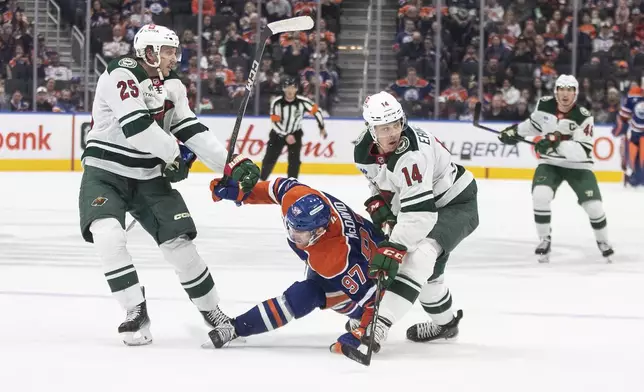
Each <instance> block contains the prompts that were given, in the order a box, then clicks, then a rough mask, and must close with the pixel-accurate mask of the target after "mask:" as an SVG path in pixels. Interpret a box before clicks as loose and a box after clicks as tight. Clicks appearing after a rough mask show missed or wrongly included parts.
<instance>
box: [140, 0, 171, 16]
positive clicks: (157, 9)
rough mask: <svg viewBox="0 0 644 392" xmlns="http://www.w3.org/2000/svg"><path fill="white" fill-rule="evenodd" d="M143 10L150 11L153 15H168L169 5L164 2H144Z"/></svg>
mask: <svg viewBox="0 0 644 392" xmlns="http://www.w3.org/2000/svg"><path fill="white" fill-rule="evenodd" d="M145 8H147V9H148V10H150V12H151V13H152V14H153V15H161V14H169V13H170V5H169V4H168V2H167V1H166V0H146V1H145Z"/></svg>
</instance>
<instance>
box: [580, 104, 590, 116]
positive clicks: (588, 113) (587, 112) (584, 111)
mask: <svg viewBox="0 0 644 392" xmlns="http://www.w3.org/2000/svg"><path fill="white" fill-rule="evenodd" d="M579 111H580V112H581V114H583V115H584V116H590V112H589V111H588V109H586V108H585V107H583V106H581V107H580V108H579Z"/></svg>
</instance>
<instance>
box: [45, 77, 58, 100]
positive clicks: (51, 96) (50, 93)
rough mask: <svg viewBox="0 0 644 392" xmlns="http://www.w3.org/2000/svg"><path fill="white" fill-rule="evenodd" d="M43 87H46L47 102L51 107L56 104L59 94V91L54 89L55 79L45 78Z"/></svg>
mask: <svg viewBox="0 0 644 392" xmlns="http://www.w3.org/2000/svg"><path fill="white" fill-rule="evenodd" d="M45 88H46V89H47V102H49V104H50V105H51V106H52V107H53V106H55V105H56V102H57V101H58V97H59V96H60V92H59V91H56V81H55V80H54V79H47V83H46V84H45Z"/></svg>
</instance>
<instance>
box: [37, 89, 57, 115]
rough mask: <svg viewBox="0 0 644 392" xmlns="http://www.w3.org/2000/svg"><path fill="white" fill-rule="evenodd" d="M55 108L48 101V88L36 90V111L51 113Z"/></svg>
mask: <svg viewBox="0 0 644 392" xmlns="http://www.w3.org/2000/svg"><path fill="white" fill-rule="evenodd" d="M53 109H54V107H53V106H52V105H51V104H50V103H49V102H48V101H47V88H46V87H42V86H41V87H38V88H37V89H36V111H37V112H51V111H53Z"/></svg>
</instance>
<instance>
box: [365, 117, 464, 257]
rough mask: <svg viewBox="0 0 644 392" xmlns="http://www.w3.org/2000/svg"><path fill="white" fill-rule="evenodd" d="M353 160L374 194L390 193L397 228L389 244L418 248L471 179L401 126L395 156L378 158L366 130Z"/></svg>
mask: <svg viewBox="0 0 644 392" xmlns="http://www.w3.org/2000/svg"><path fill="white" fill-rule="evenodd" d="M354 160H355V162H356V164H357V166H358V169H360V171H362V172H363V173H364V174H365V175H366V176H367V178H369V180H370V181H373V182H374V183H375V184H376V185H377V187H378V189H376V188H375V187H373V186H372V192H373V194H374V195H375V194H378V192H381V193H385V194H386V193H388V192H393V198H392V199H391V209H392V212H393V213H394V215H396V222H397V223H396V226H395V227H394V229H393V231H392V232H391V234H390V236H389V239H390V240H391V241H393V242H396V243H399V244H402V245H405V246H406V247H407V249H408V250H409V251H413V250H414V249H416V247H417V246H418V244H419V243H420V241H421V240H423V239H424V238H425V237H427V235H428V234H429V232H430V231H431V230H432V228H433V227H434V225H435V224H436V221H437V220H438V208H441V207H444V206H445V205H447V204H448V203H449V202H450V201H452V200H454V198H455V197H456V196H458V195H459V194H460V193H461V192H462V191H463V190H465V188H467V186H468V185H469V184H470V183H471V182H472V181H473V180H474V176H473V175H472V173H470V172H469V171H467V170H465V168H463V167H462V166H459V165H456V164H455V163H454V162H452V155H451V153H450V152H449V151H448V150H447V149H446V148H445V147H444V146H443V145H442V144H441V143H440V142H439V141H438V139H436V138H435V137H434V136H433V135H432V134H430V133H428V132H425V131H423V130H422V129H420V128H417V127H413V126H409V125H407V126H405V129H404V130H403V132H402V135H401V139H400V143H399V145H398V148H397V149H396V151H395V152H393V153H392V154H390V155H389V156H387V157H385V156H382V155H379V154H378V151H377V147H376V145H375V143H374V140H373V137H372V136H371V133H369V131H368V130H367V131H365V132H364V133H363V134H362V135H361V136H360V138H359V139H358V140H357V142H356V146H355V150H354Z"/></svg>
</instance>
